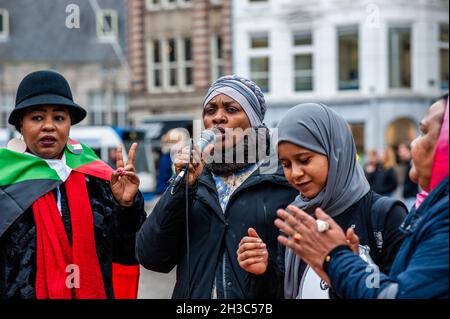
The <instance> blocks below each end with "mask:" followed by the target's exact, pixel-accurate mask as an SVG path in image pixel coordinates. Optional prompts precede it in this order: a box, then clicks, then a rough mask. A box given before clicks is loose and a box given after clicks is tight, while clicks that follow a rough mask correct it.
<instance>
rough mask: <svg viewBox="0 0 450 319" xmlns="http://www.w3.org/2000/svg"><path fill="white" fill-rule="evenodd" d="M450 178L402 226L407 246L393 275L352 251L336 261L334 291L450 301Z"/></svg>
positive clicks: (332, 272)
mask: <svg viewBox="0 0 450 319" xmlns="http://www.w3.org/2000/svg"><path fill="white" fill-rule="evenodd" d="M448 195H449V194H448V177H447V178H445V179H444V180H443V181H442V182H441V183H440V184H439V185H438V186H437V187H436V188H435V189H434V190H433V191H432V192H431V193H430V195H428V197H427V198H426V199H425V201H424V202H423V203H422V205H421V206H420V207H419V209H418V210H416V211H414V210H413V211H411V213H410V214H409V215H408V216H407V217H406V219H405V221H404V222H403V224H402V225H401V229H402V230H403V231H404V232H405V234H406V237H405V240H404V242H403V244H402V246H401V247H400V250H399V251H398V253H397V256H396V258H395V260H394V263H393V264H392V268H391V271H390V273H389V275H386V274H383V273H379V272H376V271H374V269H373V268H370V267H368V265H367V264H366V263H365V262H364V261H363V260H362V259H360V258H359V257H358V256H357V255H355V254H353V253H352V252H351V251H349V250H341V251H339V252H337V253H336V254H335V255H334V256H333V257H332V259H331V261H330V267H329V272H328V275H329V277H330V280H331V284H332V286H333V287H334V288H335V290H336V291H337V293H338V294H339V295H340V296H342V297H344V298H407V299H411V298H414V299H416V298H449V206H448V202H449V199H448Z"/></svg>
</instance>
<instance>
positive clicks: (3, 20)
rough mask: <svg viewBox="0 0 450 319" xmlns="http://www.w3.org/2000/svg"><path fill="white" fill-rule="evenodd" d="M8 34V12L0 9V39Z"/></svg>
mask: <svg viewBox="0 0 450 319" xmlns="http://www.w3.org/2000/svg"><path fill="white" fill-rule="evenodd" d="M8 36H9V14H8V10H6V9H0V40H1V39H6V38H8Z"/></svg>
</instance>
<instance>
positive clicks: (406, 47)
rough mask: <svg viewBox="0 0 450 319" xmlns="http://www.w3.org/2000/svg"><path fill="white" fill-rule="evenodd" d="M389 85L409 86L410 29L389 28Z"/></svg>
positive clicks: (393, 86)
mask: <svg viewBox="0 0 450 319" xmlns="http://www.w3.org/2000/svg"><path fill="white" fill-rule="evenodd" d="M389 87H390V88H410V87H411V29H410V28H409V27H392V28H389Z"/></svg>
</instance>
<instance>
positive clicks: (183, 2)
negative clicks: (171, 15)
mask: <svg viewBox="0 0 450 319" xmlns="http://www.w3.org/2000/svg"><path fill="white" fill-rule="evenodd" d="M145 4H146V8H147V10H149V11H157V10H162V9H164V10H173V9H182V8H190V7H192V0H191V1H187V0H175V1H174V2H169V0H160V1H159V3H158V4H155V3H154V2H153V0H147V1H146V2H145Z"/></svg>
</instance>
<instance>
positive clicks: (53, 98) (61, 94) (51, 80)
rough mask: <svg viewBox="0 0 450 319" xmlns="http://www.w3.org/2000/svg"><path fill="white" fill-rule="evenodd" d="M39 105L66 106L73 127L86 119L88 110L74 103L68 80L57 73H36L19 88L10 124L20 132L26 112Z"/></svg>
mask: <svg viewBox="0 0 450 319" xmlns="http://www.w3.org/2000/svg"><path fill="white" fill-rule="evenodd" d="M39 105H63V106H66V107H67V108H68V111H69V113H70V118H71V123H72V125H74V124H77V123H79V122H81V121H82V120H83V119H84V118H85V117H86V110H85V109H83V108H82V107H81V106H79V105H78V104H76V103H74V102H73V98H72V91H71V90H70V86H69V83H68V82H67V80H66V79H65V78H64V77H63V76H62V75H61V74H59V73H57V72H55V71H50V70H44V71H36V72H32V73H30V74H28V75H27V76H25V77H24V78H23V80H22V82H20V84H19V87H18V88H17V94H16V105H15V107H14V110H13V111H12V112H11V114H10V115H9V119H8V123H9V124H11V125H14V126H15V127H16V129H17V130H18V131H19V132H20V120H21V119H22V116H23V112H24V110H25V109H29V108H31V107H33V106H39Z"/></svg>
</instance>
